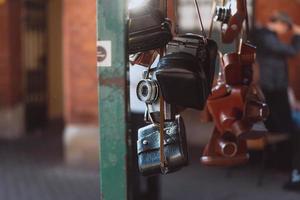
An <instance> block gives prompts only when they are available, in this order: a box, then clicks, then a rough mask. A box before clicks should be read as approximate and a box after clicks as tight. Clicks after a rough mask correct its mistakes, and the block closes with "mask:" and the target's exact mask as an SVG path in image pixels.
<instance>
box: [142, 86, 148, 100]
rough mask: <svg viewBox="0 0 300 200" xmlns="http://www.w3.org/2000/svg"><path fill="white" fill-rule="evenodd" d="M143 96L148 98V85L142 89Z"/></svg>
mask: <svg viewBox="0 0 300 200" xmlns="http://www.w3.org/2000/svg"><path fill="white" fill-rule="evenodd" d="M142 95H143V96H144V97H146V96H147V95H148V87H147V86H146V85H143V87H142Z"/></svg>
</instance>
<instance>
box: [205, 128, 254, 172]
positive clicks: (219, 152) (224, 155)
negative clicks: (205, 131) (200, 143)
mask: <svg viewBox="0 0 300 200" xmlns="http://www.w3.org/2000/svg"><path fill="white" fill-rule="evenodd" d="M248 159H249V155H248V153H247V144H246V141H245V140H242V139H239V138H237V137H236V136H235V135H234V134H232V133H226V134H225V135H223V134H221V133H220V132H218V130H217V129H215V130H214V132H213V134H212V136H211V138H210V141H209V143H208V144H207V145H206V146H205V148H204V151H203V154H202V157H201V163H202V164H204V165H207V166H222V167H231V166H236V165H241V164H244V163H246V162H247V161H248Z"/></svg>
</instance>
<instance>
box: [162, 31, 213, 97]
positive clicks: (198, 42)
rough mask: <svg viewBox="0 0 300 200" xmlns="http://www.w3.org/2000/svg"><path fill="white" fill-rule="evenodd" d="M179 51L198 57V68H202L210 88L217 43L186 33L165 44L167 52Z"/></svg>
mask: <svg viewBox="0 0 300 200" xmlns="http://www.w3.org/2000/svg"><path fill="white" fill-rule="evenodd" d="M179 52H185V53H189V54H191V55H193V56H195V57H197V58H198V62H199V63H198V65H199V67H200V68H203V70H204V72H205V75H206V79H207V84H208V87H209V88H211V87H212V84H213V81H214V75H215V66H216V58H217V55H218V45H217V43H216V42H215V41H214V40H211V39H208V38H205V37H203V36H201V35H196V34H192V33H187V34H184V35H181V36H178V37H175V38H173V40H172V41H171V42H169V43H168V45H167V52H166V53H167V54H171V53H179ZM209 91H210V89H209Z"/></svg>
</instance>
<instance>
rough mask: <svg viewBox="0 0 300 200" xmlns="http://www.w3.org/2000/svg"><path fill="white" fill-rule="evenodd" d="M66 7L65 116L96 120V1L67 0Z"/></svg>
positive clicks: (71, 120) (78, 120) (70, 119)
mask: <svg viewBox="0 0 300 200" xmlns="http://www.w3.org/2000/svg"><path fill="white" fill-rule="evenodd" d="M63 9H64V10H63V35H64V36H63V37H64V38H63V45H64V56H63V60H64V113H65V120H66V122H67V123H92V124H97V122H98V119H97V116H98V102H97V74H96V3H95V0H64V5H63Z"/></svg>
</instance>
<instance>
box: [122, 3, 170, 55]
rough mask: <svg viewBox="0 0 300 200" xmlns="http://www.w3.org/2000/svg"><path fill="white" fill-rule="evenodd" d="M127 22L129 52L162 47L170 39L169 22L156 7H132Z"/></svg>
mask: <svg viewBox="0 0 300 200" xmlns="http://www.w3.org/2000/svg"><path fill="white" fill-rule="evenodd" d="M128 23H129V24H128V26H129V27H128V29H129V41H128V46H129V47H128V53H129V54H134V53H138V52H144V51H149V50H154V49H158V48H162V47H164V46H165V45H166V44H167V43H168V42H169V41H171V40H172V33H171V22H170V21H169V20H167V19H166V18H164V17H163V15H162V13H161V12H160V11H159V10H158V9H155V8H152V7H150V8H143V9H137V10H134V9H132V10H130V11H129V22H128Z"/></svg>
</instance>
